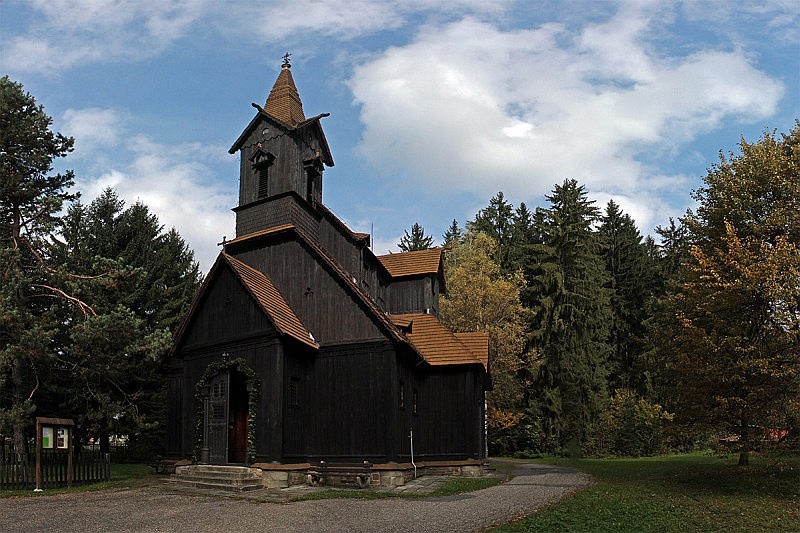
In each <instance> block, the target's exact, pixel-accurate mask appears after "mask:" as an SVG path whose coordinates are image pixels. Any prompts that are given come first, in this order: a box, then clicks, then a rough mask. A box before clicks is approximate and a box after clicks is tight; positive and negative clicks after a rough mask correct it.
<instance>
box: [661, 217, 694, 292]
mask: <svg viewBox="0 0 800 533" xmlns="http://www.w3.org/2000/svg"><path fill="white" fill-rule="evenodd" d="M656 233H657V234H658V236H659V237H660V238H661V244H660V245H659V254H658V256H659V263H660V265H661V276H662V278H664V279H665V280H668V279H672V278H674V277H675V276H676V275H677V274H678V272H679V271H680V269H681V265H682V264H683V263H684V261H685V260H686V259H687V257H688V256H689V245H690V244H691V242H690V240H689V235H688V234H687V229H686V226H685V225H683V224H682V223H681V222H680V221H679V222H677V223H676V222H675V220H674V219H673V218H672V217H670V218H669V226H657V227H656Z"/></svg>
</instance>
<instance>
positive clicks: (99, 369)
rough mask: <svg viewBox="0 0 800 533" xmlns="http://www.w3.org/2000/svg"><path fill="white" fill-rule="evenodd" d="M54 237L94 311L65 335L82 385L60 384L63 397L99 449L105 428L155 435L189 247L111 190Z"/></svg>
mask: <svg viewBox="0 0 800 533" xmlns="http://www.w3.org/2000/svg"><path fill="white" fill-rule="evenodd" d="M62 239H63V240H62V242H59V243H58V245H57V246H56V254H55V257H57V258H58V259H59V260H61V261H62V262H63V264H64V265H65V266H66V267H67V268H68V269H71V270H74V271H81V272H83V273H85V274H86V275H85V276H83V278H82V279H81V282H80V284H79V290H80V291H81V294H82V295H83V297H85V298H86V299H89V300H91V301H93V302H96V303H95V310H96V311H97V312H98V317H97V318H94V319H92V320H90V321H87V323H86V324H83V325H81V326H80V327H78V328H76V329H75V330H74V331H71V332H70V338H69V342H68V343H67V346H66V348H65V349H64V353H65V356H66V357H68V358H69V362H70V364H71V365H72V368H73V371H72V374H73V376H80V378H81V379H80V380H79V382H80V383H85V384H86V385H87V386H86V387H78V388H75V387H70V386H68V385H64V386H63V387H62V390H61V391H60V393H59V394H61V395H63V399H62V401H63V403H64V405H65V406H68V407H69V409H71V415H72V416H73V418H75V419H76V421H80V423H81V427H82V429H84V430H89V431H91V432H92V433H93V435H94V436H95V437H96V438H98V439H99V440H100V443H101V446H103V445H105V443H106V442H107V437H108V435H109V434H110V433H121V434H127V435H129V436H130V437H131V438H132V439H133V440H134V441H135V440H137V439H138V440H139V441H141V440H142V438H144V437H145V436H147V437H148V439H149V440H150V441H154V440H158V436H159V434H160V431H161V430H163V425H160V421H161V420H160V419H161V418H162V415H163V410H164V390H163V387H164V380H163V377H162V376H161V375H160V372H159V370H158V367H159V362H160V359H159V357H158V356H159V355H160V354H161V353H163V350H164V349H165V348H166V347H167V346H168V344H169V341H170V338H171V336H172V333H173V332H174V328H175V326H176V325H177V321H178V320H179V319H180V317H181V315H182V313H183V311H184V310H185V308H186V307H187V306H188V304H189V302H190V300H191V298H192V296H193V295H194V291H195V290H196V288H197V285H198V283H199V277H200V274H199V268H198V265H197V263H196V262H195V261H194V258H193V254H192V253H191V251H189V250H188V248H187V247H186V244H185V243H184V241H183V239H182V238H181V237H180V235H178V233H177V232H176V231H175V230H174V229H173V230H170V231H169V232H166V233H165V232H164V231H163V228H162V226H161V225H160V224H159V222H158V219H157V217H156V216H155V215H153V214H152V213H150V211H149V209H148V208H147V207H146V206H145V205H143V204H141V203H136V204H134V205H132V206H131V207H129V208H127V209H125V207H124V203H123V202H122V201H121V200H120V199H119V198H118V197H117V195H116V193H115V192H114V191H113V190H112V189H107V190H106V191H104V192H103V194H101V196H100V197H98V198H97V199H96V200H95V201H93V202H92V203H91V204H90V205H89V206H88V207H85V206H83V205H82V204H80V203H77V202H76V203H73V204H72V206H70V209H69V211H68V213H67V216H66V217H65V220H64V228H63V231H62ZM56 397H59V396H58V395H56ZM145 429H146V430H147V431H146V432H143V430H145Z"/></svg>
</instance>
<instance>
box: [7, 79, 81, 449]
mask: <svg viewBox="0 0 800 533" xmlns="http://www.w3.org/2000/svg"><path fill="white" fill-rule="evenodd" d="M51 124H52V119H51V118H50V117H49V116H48V115H47V114H46V113H45V112H44V108H43V107H42V106H41V105H37V103H36V100H35V99H34V97H33V96H31V95H30V93H27V92H25V91H24V90H23V88H22V85H20V84H19V83H16V82H14V81H11V80H10V79H9V78H8V76H4V77H2V78H0V433H3V434H9V433H10V434H13V436H14V442H15V445H16V449H17V452H18V453H25V449H26V430H27V429H28V426H29V422H30V416H31V415H32V414H33V412H34V410H35V403H34V402H35V401H36V400H37V396H38V393H39V391H40V386H41V382H40V380H39V378H38V376H39V371H40V369H41V368H42V367H43V366H45V365H47V364H49V361H50V359H51V357H52V353H53V352H52V346H51V345H50V339H51V338H52V337H53V336H54V331H55V330H56V329H57V328H58V326H59V324H60V323H61V319H60V317H59V307H60V306H62V305H75V306H76V307H77V308H79V309H80V311H81V312H82V313H84V314H87V313H89V312H91V308H90V307H89V306H87V305H86V304H84V303H83V302H82V301H80V300H79V299H77V298H75V297H74V296H72V295H70V294H68V293H67V292H65V291H64V290H63V288H61V287H59V286H58V281H59V280H58V278H59V275H58V274H59V273H58V272H56V269H55V268H54V267H53V265H51V264H50V263H49V253H48V252H49V250H48V248H49V236H50V234H51V232H52V231H53V229H54V228H55V226H56V224H57V222H58V213H59V211H60V210H61V206H62V204H63V203H64V202H65V201H68V200H71V199H73V198H75V197H76V195H74V194H72V193H70V192H69V188H70V187H71V186H72V184H73V175H72V172H66V173H64V174H55V175H53V174H51V172H52V166H53V161H55V160H56V159H58V158H61V157H64V156H65V155H67V153H69V152H70V151H71V150H72V146H73V139H72V138H69V137H65V136H63V135H61V134H60V133H54V132H53V131H51V129H50V126H51Z"/></svg>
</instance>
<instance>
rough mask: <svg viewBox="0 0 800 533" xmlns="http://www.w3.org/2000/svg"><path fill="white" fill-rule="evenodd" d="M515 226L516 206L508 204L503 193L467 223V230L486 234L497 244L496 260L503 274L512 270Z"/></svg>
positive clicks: (496, 196) (493, 198)
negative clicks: (511, 258) (511, 259)
mask: <svg viewBox="0 0 800 533" xmlns="http://www.w3.org/2000/svg"><path fill="white" fill-rule="evenodd" d="M513 225H514V206H512V205H511V204H510V203H508V202H507V201H506V199H505V196H504V195H503V192H502V191H500V192H498V193H497V194H496V195H495V196H493V197H492V199H491V200H489V205H488V206H487V207H485V208H484V209H481V210H480V211H478V214H476V215H475V220H473V221H471V222H467V230H469V232H470V233H472V234H478V233H485V234H486V235H488V236H489V237H491V238H492V239H494V241H495V242H496V243H497V257H496V258H494V259H495V260H496V261H497V262H498V263H499V264H500V268H501V269H502V270H503V272H506V273H508V272H510V270H511V263H510V257H511V241H512V235H513Z"/></svg>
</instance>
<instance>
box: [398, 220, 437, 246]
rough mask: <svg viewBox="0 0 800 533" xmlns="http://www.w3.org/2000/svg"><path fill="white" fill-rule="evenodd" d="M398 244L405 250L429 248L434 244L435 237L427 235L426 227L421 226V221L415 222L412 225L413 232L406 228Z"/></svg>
mask: <svg viewBox="0 0 800 533" xmlns="http://www.w3.org/2000/svg"><path fill="white" fill-rule="evenodd" d="M397 246H398V248H400V249H401V250H402V251H404V252H416V251H418V250H428V249H430V248H431V247H432V246H433V237H431V236H430V235H425V228H423V227H422V226H420V225H419V223H417V222H414V225H413V226H411V233H409V232H408V230H405V233H404V235H403V237H402V238H401V239H400V242H399V243H397Z"/></svg>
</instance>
